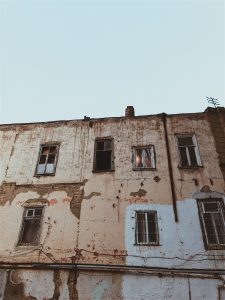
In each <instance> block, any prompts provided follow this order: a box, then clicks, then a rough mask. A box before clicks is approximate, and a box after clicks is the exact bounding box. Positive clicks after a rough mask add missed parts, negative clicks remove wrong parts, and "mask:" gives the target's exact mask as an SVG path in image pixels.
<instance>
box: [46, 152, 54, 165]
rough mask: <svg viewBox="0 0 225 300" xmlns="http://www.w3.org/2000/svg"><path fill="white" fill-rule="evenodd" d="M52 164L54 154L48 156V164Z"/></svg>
mask: <svg viewBox="0 0 225 300" xmlns="http://www.w3.org/2000/svg"><path fill="white" fill-rule="evenodd" d="M54 162H55V154H49V156H48V164H54Z"/></svg>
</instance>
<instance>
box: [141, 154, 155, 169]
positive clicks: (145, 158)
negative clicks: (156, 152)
mask: <svg viewBox="0 0 225 300" xmlns="http://www.w3.org/2000/svg"><path fill="white" fill-rule="evenodd" d="M141 159H142V165H143V168H151V167H152V165H151V149H142V157H141Z"/></svg>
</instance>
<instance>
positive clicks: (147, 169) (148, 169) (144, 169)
mask: <svg viewBox="0 0 225 300" xmlns="http://www.w3.org/2000/svg"><path fill="white" fill-rule="evenodd" d="M132 170H133V171H157V169H156V168H132Z"/></svg>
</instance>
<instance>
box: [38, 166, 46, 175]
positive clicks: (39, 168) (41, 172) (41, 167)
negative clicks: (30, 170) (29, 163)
mask: <svg viewBox="0 0 225 300" xmlns="http://www.w3.org/2000/svg"><path fill="white" fill-rule="evenodd" d="M44 172H45V164H39V165H38V167H37V174H44Z"/></svg>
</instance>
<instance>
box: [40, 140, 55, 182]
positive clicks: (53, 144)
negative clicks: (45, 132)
mask: <svg viewBox="0 0 225 300" xmlns="http://www.w3.org/2000/svg"><path fill="white" fill-rule="evenodd" d="M59 146H60V143H58V142H51V143H44V144H41V145H40V149H39V153H38V159H37V163H36V168H35V174H34V176H36V177H40V176H55V173H56V166H57V163H58V157H59ZM44 147H49V148H50V147H56V155H55V161H54V169H53V172H52V173H46V172H45V173H42V174H39V173H38V166H39V162H40V158H41V154H42V149H43V148H44ZM46 166H47V160H46V162H45V171H46Z"/></svg>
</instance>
